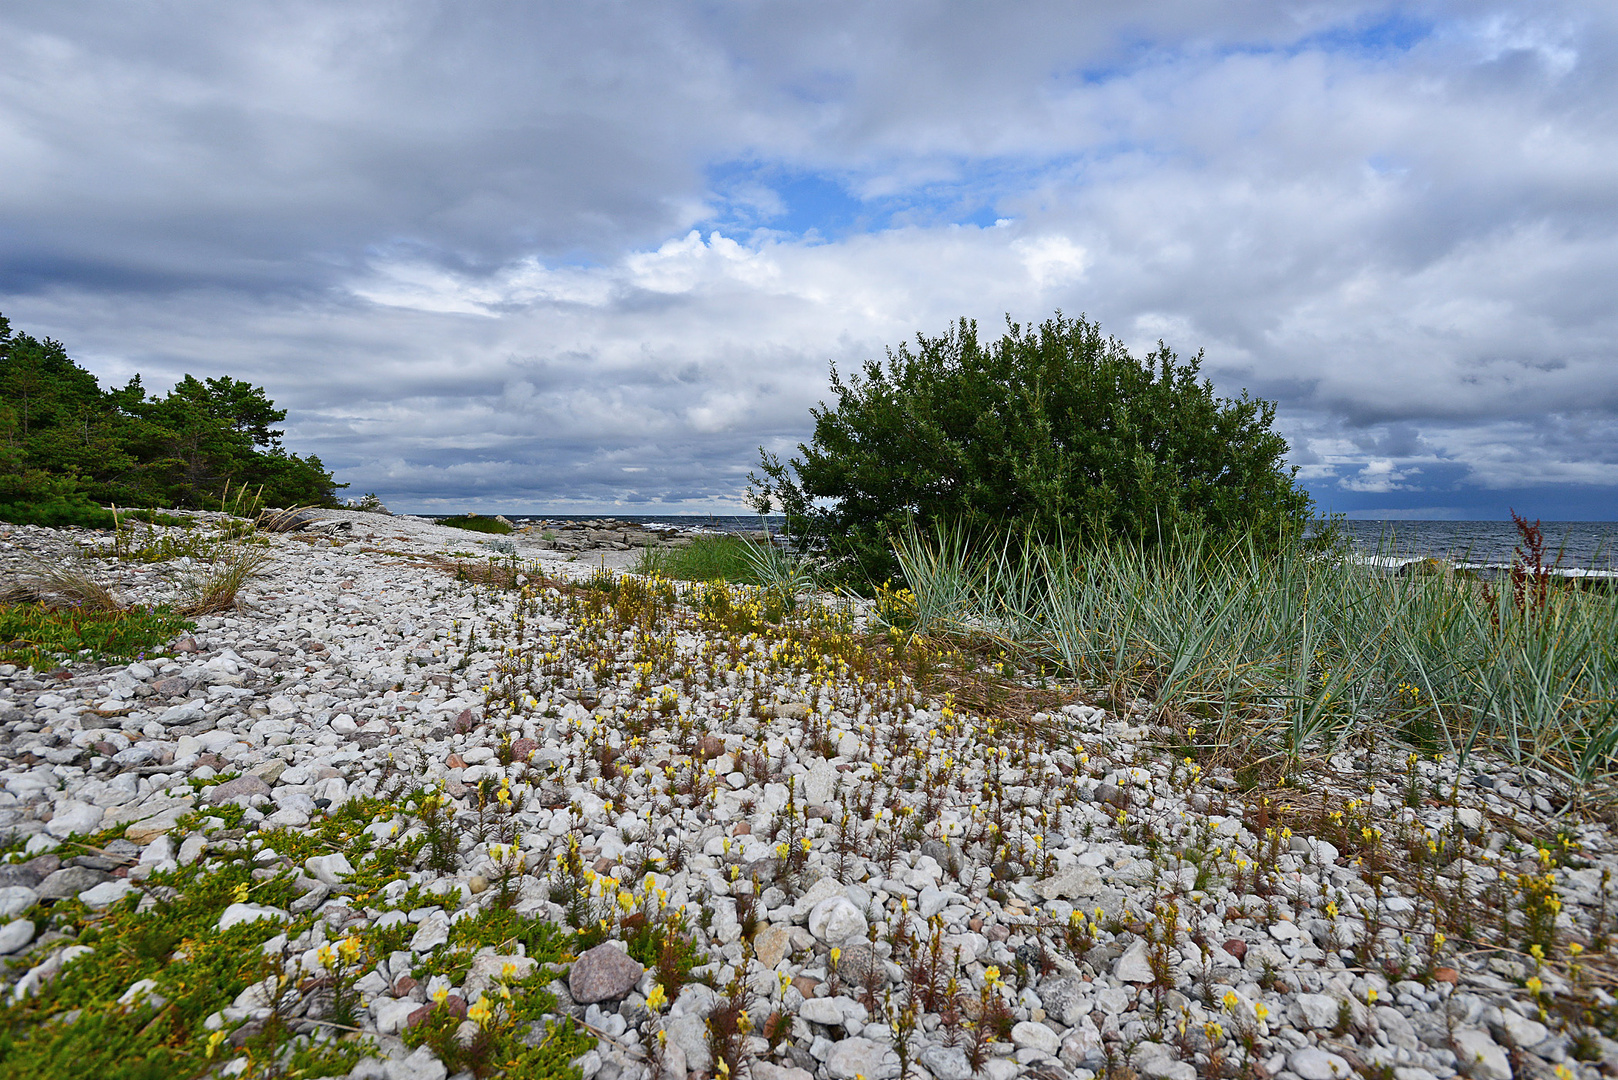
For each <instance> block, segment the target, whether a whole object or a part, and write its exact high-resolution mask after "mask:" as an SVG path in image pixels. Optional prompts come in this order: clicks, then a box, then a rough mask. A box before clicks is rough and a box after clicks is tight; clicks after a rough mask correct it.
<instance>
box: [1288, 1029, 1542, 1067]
mask: <svg viewBox="0 0 1618 1080" xmlns="http://www.w3.org/2000/svg"><path fill="white" fill-rule="evenodd" d="M1452 1041H1453V1043H1454V1046H1455V1057H1456V1063H1455V1064H1456V1067H1457V1068H1459V1069H1460V1070H1461V1071H1462V1072H1464V1073H1466V1075H1468V1076H1471V1077H1473V1078H1474V1080H1511V1060H1510V1059H1509V1058H1508V1057H1506V1052H1505V1051H1504V1050H1502V1049H1501V1048H1500V1044H1499V1043H1497V1042H1495V1041H1494V1040H1493V1039H1491V1038H1490V1037H1489V1033H1488V1032H1487V1031H1484V1030H1483V1029H1481V1028H1456V1029H1455V1033H1454V1035H1453V1036H1452ZM1305 1080H1308V1078H1307V1077H1306V1078H1305Z"/></svg>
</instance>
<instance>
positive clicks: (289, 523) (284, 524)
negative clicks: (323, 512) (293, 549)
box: [257, 506, 319, 533]
mask: <svg viewBox="0 0 1618 1080" xmlns="http://www.w3.org/2000/svg"><path fill="white" fill-rule="evenodd" d="M317 520H319V514H318V513H317V512H316V511H315V508H314V507H312V506H293V507H289V508H288V509H286V510H264V511H261V512H260V513H259V515H258V520H257V525H258V527H259V528H261V529H263V530H265V531H266V532H276V533H284V532H293V531H294V530H297V529H301V528H303V527H304V526H305V525H308V524H309V523H310V522H312V521H317Z"/></svg>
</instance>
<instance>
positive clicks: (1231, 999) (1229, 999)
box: [1222, 990, 1241, 1012]
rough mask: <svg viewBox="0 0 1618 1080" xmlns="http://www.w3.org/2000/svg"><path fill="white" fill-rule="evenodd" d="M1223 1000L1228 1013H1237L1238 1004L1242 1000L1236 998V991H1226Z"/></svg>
mask: <svg viewBox="0 0 1618 1080" xmlns="http://www.w3.org/2000/svg"><path fill="white" fill-rule="evenodd" d="M1222 1000H1223V1003H1224V1006H1225V1011H1226V1012H1235V1011H1236V1004H1237V1002H1239V1001H1240V1000H1241V999H1240V998H1238V997H1237V996H1236V991H1234V990H1226V991H1225V996H1224V998H1223V999H1222Z"/></svg>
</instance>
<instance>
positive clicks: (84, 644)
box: [0, 603, 194, 668]
mask: <svg viewBox="0 0 1618 1080" xmlns="http://www.w3.org/2000/svg"><path fill="white" fill-rule="evenodd" d="M193 625H194V624H193V623H192V622H191V621H190V620H188V619H186V618H184V617H183V616H181V615H178V614H176V613H175V612H174V611H173V610H172V609H169V608H166V607H157V608H142V607H136V608H129V609H126V610H121V611H94V610H88V609H84V608H72V607H67V608H58V609H56V610H52V609H50V608H48V607H46V606H44V605H42V604H26V603H25V604H0V663H5V664H19V665H22V666H25V667H35V668H39V667H47V666H50V665H51V664H53V663H56V662H58V661H64V660H70V659H71V660H85V659H96V660H106V659H119V660H142V659H145V658H147V657H150V656H156V655H158V654H159V653H161V652H163V650H164V647H165V646H166V645H167V644H168V643H169V642H171V641H173V640H174V638H175V637H176V636H177V635H178V634H179V633H180V631H182V630H189V629H190V628H191V627H192V626H193Z"/></svg>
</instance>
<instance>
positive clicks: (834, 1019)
mask: <svg viewBox="0 0 1618 1080" xmlns="http://www.w3.org/2000/svg"><path fill="white" fill-rule="evenodd" d="M798 1015H799V1016H801V1017H803V1018H804V1019H805V1020H807V1021H809V1022H810V1023H811V1024H825V1025H826V1026H828V1027H830V1026H832V1025H834V1024H841V1023H842V1022H843V1007H842V1005H840V1004H838V1002H837V999H836V998H822V997H815V998H805V999H804V1002H803V1004H802V1005H800V1006H799V1007H798Z"/></svg>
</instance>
